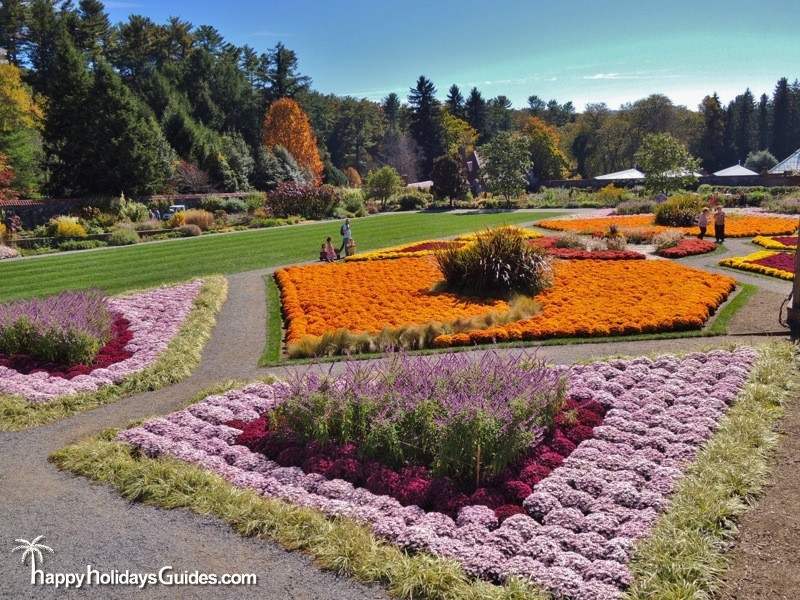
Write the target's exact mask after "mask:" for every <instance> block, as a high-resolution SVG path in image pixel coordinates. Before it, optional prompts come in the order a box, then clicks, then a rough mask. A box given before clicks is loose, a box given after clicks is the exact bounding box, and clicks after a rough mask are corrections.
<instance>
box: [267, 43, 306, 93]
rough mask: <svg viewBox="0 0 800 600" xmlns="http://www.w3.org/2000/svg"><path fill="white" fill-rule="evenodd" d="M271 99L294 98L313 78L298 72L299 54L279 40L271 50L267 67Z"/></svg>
mask: <svg viewBox="0 0 800 600" xmlns="http://www.w3.org/2000/svg"><path fill="white" fill-rule="evenodd" d="M267 79H268V85H269V89H268V96H269V99H270V100H278V99H279V98H293V97H294V96H296V95H297V94H298V93H300V92H301V91H304V90H307V89H308V87H309V86H310V85H311V78H310V77H307V76H305V75H299V74H298V73H297V55H296V54H295V53H294V51H293V50H289V49H288V48H287V47H286V46H284V45H283V44H282V43H280V42H278V43H277V44H276V45H275V47H274V48H273V49H272V50H270V52H269V64H268V67H267Z"/></svg>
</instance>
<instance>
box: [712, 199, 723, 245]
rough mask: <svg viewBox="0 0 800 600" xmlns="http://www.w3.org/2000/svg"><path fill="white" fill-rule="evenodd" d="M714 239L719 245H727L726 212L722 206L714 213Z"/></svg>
mask: <svg viewBox="0 0 800 600" xmlns="http://www.w3.org/2000/svg"><path fill="white" fill-rule="evenodd" d="M714 237H715V238H716V241H717V243H718V244H724V243H725V211H724V210H722V207H721V206H717V210H716V212H715V213H714Z"/></svg>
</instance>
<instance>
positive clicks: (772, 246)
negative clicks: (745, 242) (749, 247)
mask: <svg viewBox="0 0 800 600" xmlns="http://www.w3.org/2000/svg"><path fill="white" fill-rule="evenodd" d="M753 243H754V244H757V245H759V246H762V247H764V248H766V249H767V250H788V251H791V252H794V249H795V246H787V245H786V244H782V243H781V242H779V241H778V240H776V239H775V238H774V237H773V236H769V235H759V236H756V237H754V238H753Z"/></svg>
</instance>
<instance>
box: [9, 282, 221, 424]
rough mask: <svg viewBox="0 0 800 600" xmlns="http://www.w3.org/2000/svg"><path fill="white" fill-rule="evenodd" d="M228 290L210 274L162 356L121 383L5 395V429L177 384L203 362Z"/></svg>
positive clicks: (54, 417) (46, 421)
mask: <svg viewBox="0 0 800 600" xmlns="http://www.w3.org/2000/svg"><path fill="white" fill-rule="evenodd" d="M227 294H228V282H227V280H226V279H225V278H224V277H222V276H212V277H207V278H205V280H204V283H203V287H202V289H201V290H200V293H199V294H198V296H197V298H196V299H195V302H194V307H193V308H192V310H191V312H190V313H189V315H188V316H187V318H186V320H185V321H184V323H183V325H182V326H181V328H180V330H179V332H178V334H177V335H176V336H175V337H174V338H173V339H172V340H171V341H170V343H169V345H168V346H167V349H166V350H165V351H164V352H163V353H162V354H161V356H159V357H158V359H157V360H156V362H155V363H154V364H152V365H151V366H149V367H147V368H146V369H144V370H142V371H140V372H138V373H134V374H132V375H130V376H129V377H127V378H125V379H124V380H123V381H122V382H120V383H118V384H113V385H109V386H106V387H103V388H101V389H99V390H97V391H95V392H89V393H85V394H75V395H70V396H65V397H63V398H58V399H55V400H52V401H50V402H45V403H40V404H33V403H30V402H28V401H26V400H24V399H22V398H19V397H15V396H9V395H0V431H19V430H22V429H27V428H29V427H36V426H39V425H44V424H46V423H50V422H52V421H56V420H58V419H63V418H65V417H68V416H70V415H73V414H75V413H77V412H82V411H84V410H89V409H92V408H96V407H98V406H102V405H103V404H109V403H111V402H116V401H117V400H119V399H121V398H123V397H125V396H130V395H132V394H137V393H141V392H148V391H152V390H156V389H159V388H161V387H164V386H167V385H172V384H174V383H177V382H178V381H180V380H182V379H184V378H186V377H188V376H189V375H190V374H191V372H192V371H193V370H194V369H195V367H196V366H197V365H198V363H199V362H200V355H201V353H202V350H203V347H204V346H205V344H206V342H207V341H208V339H209V338H210V337H211V330H212V328H213V327H214V324H215V323H216V315H217V313H218V312H219V309H220V308H221V307H222V304H223V303H224V302H225V299H226V298H227Z"/></svg>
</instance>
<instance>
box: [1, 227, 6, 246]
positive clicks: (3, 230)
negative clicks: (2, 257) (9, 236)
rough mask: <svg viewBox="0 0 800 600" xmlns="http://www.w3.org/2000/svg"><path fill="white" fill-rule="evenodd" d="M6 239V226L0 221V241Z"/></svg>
mask: <svg viewBox="0 0 800 600" xmlns="http://www.w3.org/2000/svg"><path fill="white" fill-rule="evenodd" d="M4 239H6V226H5V224H4V223H0V242H1V241H3V240H4Z"/></svg>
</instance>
